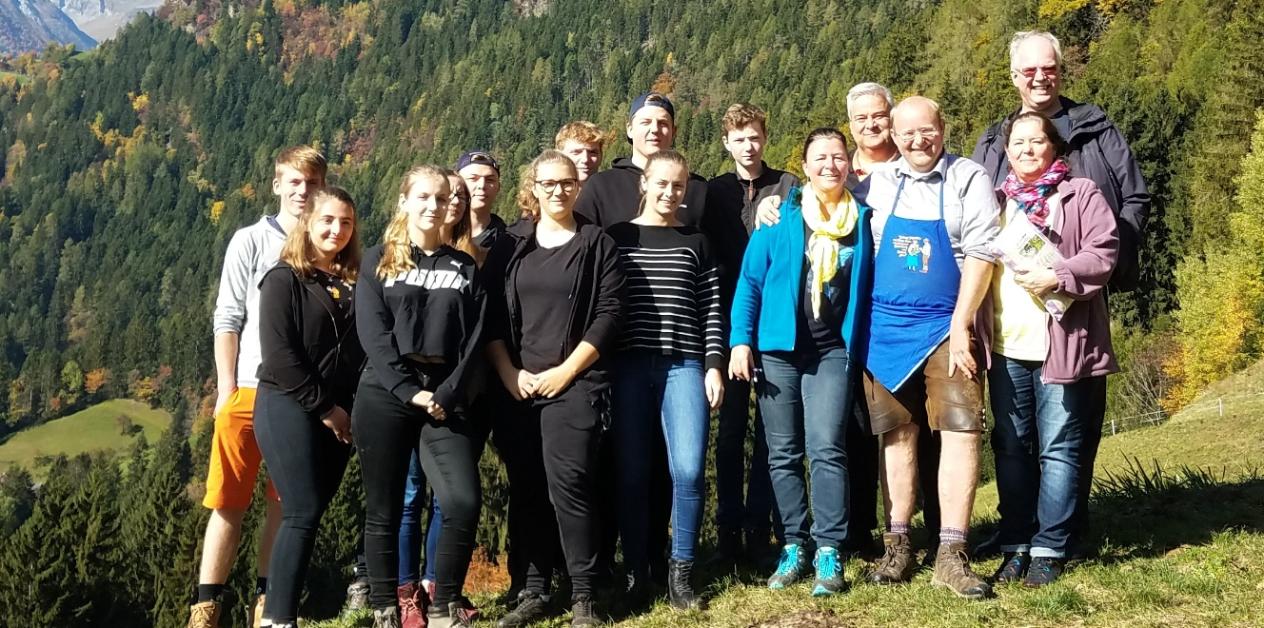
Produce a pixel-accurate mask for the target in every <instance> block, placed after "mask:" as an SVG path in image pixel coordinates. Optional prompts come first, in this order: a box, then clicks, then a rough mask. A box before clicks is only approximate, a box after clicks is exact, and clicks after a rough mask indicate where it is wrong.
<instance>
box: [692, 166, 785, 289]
mask: <svg viewBox="0 0 1264 628" xmlns="http://www.w3.org/2000/svg"><path fill="white" fill-rule="evenodd" d="M798 184H799V179H798V177H796V176H794V175H792V174H790V173H789V172H784V171H782V170H777V169H776V168H769V167H768V164H764V171H763V173H762V174H760V175H759V176H758V177H756V178H755V180H754V181H748V180H746V179H742V178H739V177H738V176H737V173H735V172H729V173H726V174H722V175H720V176H718V177H715V178H714V179H711V180H710V181H707V219H708V225H705V226H704V229H703V230H704V232H705V233H706V234H707V238H708V239H710V240H711V246H712V248H713V249H714V250H715V255H716V260H717V261H718V266H719V269H720V294H721V295H722V296H723V298H724V305H725V311H726V312H727V311H728V306H729V305H731V304H732V301H733V291H734V288H735V286H736V285H737V276H738V274H739V273H740V272H741V270H742V256H744V255H745V254H746V244H747V243H748V242H750V234H751V232H752V231H754V230H755V210H756V209H757V208H758V207H759V203H760V201H762V200H764V199H765V198H768V197H769V196H774V195H775V196H780V197H781V198H782V199H783V200H784V199H785V198H786V197H787V196H789V194H790V190H791V188H793V187H794V186H796V185H798Z"/></svg>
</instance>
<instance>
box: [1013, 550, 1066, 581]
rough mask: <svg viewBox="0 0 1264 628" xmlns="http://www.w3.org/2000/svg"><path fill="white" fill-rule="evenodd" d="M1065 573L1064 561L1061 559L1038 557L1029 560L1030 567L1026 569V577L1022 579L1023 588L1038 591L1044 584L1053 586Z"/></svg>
mask: <svg viewBox="0 0 1264 628" xmlns="http://www.w3.org/2000/svg"><path fill="white" fill-rule="evenodd" d="M1064 571H1066V561H1064V560H1063V559H1061V558H1049V557H1046V556H1039V557H1036V558H1033V559H1031V567H1030V568H1029V569H1027V577H1025V578H1023V586H1025V587H1028V588H1032V589H1038V588H1040V587H1043V586H1045V585H1046V584H1053V581H1054V580H1057V579H1058V578H1059V577H1061V576H1062V572H1064Z"/></svg>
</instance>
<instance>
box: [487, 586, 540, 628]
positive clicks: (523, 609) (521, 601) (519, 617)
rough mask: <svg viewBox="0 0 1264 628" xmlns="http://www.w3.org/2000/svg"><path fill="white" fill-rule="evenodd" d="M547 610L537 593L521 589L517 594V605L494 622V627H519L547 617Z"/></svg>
mask: <svg viewBox="0 0 1264 628" xmlns="http://www.w3.org/2000/svg"><path fill="white" fill-rule="evenodd" d="M548 610H549V609H548V604H547V603H546V602H545V601H544V598H543V597H541V596H540V594H539V593H535V592H534V591H523V592H522V593H519V594H518V604H517V606H515V607H514V609H513V611H512V612H510V613H509V614H507V615H505V616H504V617H501V618H500V621H498V622H496V628H519V627H520V626H527V625H530V624H533V623H535V622H537V621H540V620H541V619H544V618H545V617H547V616H548V614H549V612H548Z"/></svg>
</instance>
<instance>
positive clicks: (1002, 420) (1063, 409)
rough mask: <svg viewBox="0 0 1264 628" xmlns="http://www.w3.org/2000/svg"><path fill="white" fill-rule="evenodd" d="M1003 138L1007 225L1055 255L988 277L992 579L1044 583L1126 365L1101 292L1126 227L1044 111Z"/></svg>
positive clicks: (1067, 532)
mask: <svg viewBox="0 0 1264 628" xmlns="http://www.w3.org/2000/svg"><path fill="white" fill-rule="evenodd" d="M1004 133H1005V144H1006V152H1007V154H1008V157H1009V163H1010V169H1011V172H1010V174H1009V176H1008V177H1007V178H1006V179H1005V182H1004V183H1003V184H1002V186H1001V190H1000V191H1001V192H1002V193H1003V195H1004V198H1003V199H1002V200H1003V202H1004V203H1005V211H1004V214H1003V217H1002V224H1003V225H1008V224H1009V223H1011V222H1013V221H1016V220H1022V221H1028V222H1029V223H1030V225H1031V226H1032V227H1033V228H1034V231H1037V232H1039V233H1041V234H1042V235H1044V236H1045V238H1047V239H1048V240H1049V242H1051V243H1052V244H1053V245H1054V247H1055V248H1056V249H1057V252H1058V255H1057V256H1056V258H1055V259H1054V261H1053V263H1052V264H1049V265H1041V264H1035V263H1031V262H1018V263H1017V264H1016V267H1014V268H1011V267H1009V266H1006V265H1002V264H999V263H998V268H997V271H996V272H995V273H994V274H993V283H992V306H993V307H992V315H993V317H992V323H993V335H992V352H993V353H994V355H993V356H992V366H991V368H990V369H989V371H988V383H989V386H988V388H989V392H990V395H991V400H992V412H993V414H994V415H995V418H996V428H995V429H994V430H993V432H992V449H993V451H994V452H995V454H996V482H997V487H998V492H999V495H1000V503H999V505H998V507H997V510H998V511H999V512H1000V516H1001V521H1000V526H999V528H1000V529H999V532H998V536H999V539H998V540H999V541H1000V546H1001V550H1002V551H1003V552H1004V553H1005V560H1004V561H1002V563H1001V567H1000V569H999V570H998V571H997V573H996V577H995V580H996V582H997V583H998V584H1000V583H1004V582H1018V581H1021V582H1022V583H1023V584H1024V585H1026V586H1028V587H1039V586H1043V585H1046V584H1049V583H1050V582H1053V581H1054V580H1056V579H1057V578H1058V577H1059V576H1060V575H1061V574H1062V571H1063V569H1064V566H1065V562H1066V556H1067V553H1068V549H1069V548H1068V546H1069V544H1070V536H1071V530H1072V522H1073V521H1074V520H1075V516H1076V512H1075V510H1076V508H1077V506H1076V503H1077V499H1076V498H1077V491H1078V488H1077V487H1078V486H1079V484H1080V481H1079V480H1080V476H1081V474H1084V473H1089V472H1091V469H1088V468H1085V467H1086V466H1087V465H1091V464H1092V463H1091V462H1090V461H1091V460H1092V456H1091V455H1089V452H1088V447H1090V446H1091V443H1095V442H1096V441H1097V440H1098V439H1097V438H1095V436H1096V435H1100V432H1101V429H1102V420H1103V417H1104V415H1105V412H1106V375H1107V374H1109V373H1115V372H1118V371H1119V365H1118V364H1117V363H1116V361H1115V356H1114V351H1113V350H1112V349H1111V342H1110V319H1109V316H1108V314H1107V310H1106V299H1105V295H1104V294H1103V292H1102V291H1103V289H1104V288H1105V286H1106V283H1107V281H1109V280H1110V275H1111V273H1112V272H1113V271H1114V268H1115V262H1116V260H1117V258H1118V254H1119V232H1118V228H1117V226H1116V223H1115V216H1114V213H1113V212H1112V211H1111V209H1110V206H1109V205H1108V204H1107V203H1106V199H1105V197H1103V196H1102V193H1101V191H1100V190H1098V188H1097V185H1096V184H1094V183H1093V182H1092V181H1090V180H1089V179H1085V178H1080V177H1074V176H1071V169H1072V168H1071V166H1070V165H1068V164H1067V162H1066V161H1065V160H1064V159H1063V157H1064V156H1065V154H1066V144H1065V142H1064V141H1063V139H1062V138H1061V137H1060V136H1059V134H1058V131H1057V129H1056V128H1055V126H1054V124H1053V123H1052V122H1051V121H1050V120H1049V119H1048V118H1046V117H1045V116H1043V115H1041V114H1039V113H1035V112H1028V113H1024V114H1021V115H1019V116H1016V117H1015V118H1014V119H1013V120H1011V121H1009V122H1008V123H1007V124H1006V125H1005V128H1004ZM1023 226H1025V225H1023ZM1003 233H1004V232H1003ZM1047 300H1057V301H1060V302H1061V304H1062V305H1063V306H1064V309H1061V310H1060V309H1059V308H1058V307H1056V306H1055V307H1053V308H1052V310H1053V311H1055V312H1060V314H1061V315H1060V317H1055V316H1054V315H1052V314H1050V313H1049V311H1047V308H1046V305H1045V303H1046V301H1047Z"/></svg>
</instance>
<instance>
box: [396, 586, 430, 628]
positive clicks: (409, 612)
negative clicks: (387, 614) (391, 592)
mask: <svg viewBox="0 0 1264 628" xmlns="http://www.w3.org/2000/svg"><path fill="white" fill-rule="evenodd" d="M422 595H423V593H422V592H421V587H419V586H417V583H416V582H408V583H405V584H404V585H403V586H401V587H399V588H397V589H395V599H396V600H397V601H398V602H399V625H400V627H401V628H426V602H425V600H423V599H422Z"/></svg>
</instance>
